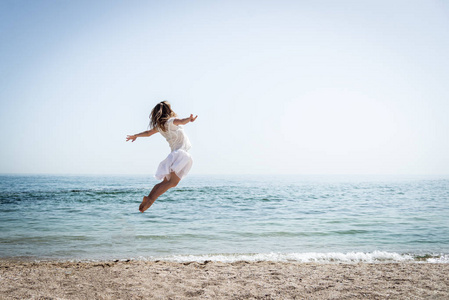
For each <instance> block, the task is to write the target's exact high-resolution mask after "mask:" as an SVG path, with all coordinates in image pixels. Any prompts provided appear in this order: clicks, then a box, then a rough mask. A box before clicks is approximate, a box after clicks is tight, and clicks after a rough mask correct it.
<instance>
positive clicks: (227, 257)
mask: <svg viewBox="0 0 449 300" xmlns="http://www.w3.org/2000/svg"><path fill="white" fill-rule="evenodd" d="M150 260H164V261H173V262H205V261H217V262H225V263H230V262H236V261H249V262H254V261H272V262H301V263H307V262H317V263H358V262H365V263H377V262H407V261H410V262H412V261H414V258H413V256H411V255H407V254H399V253H395V252H384V251H374V252H348V253H341V252H330V253H317V252H309V253H257V254H203V255H173V256H166V257H159V258H151V259H150Z"/></svg>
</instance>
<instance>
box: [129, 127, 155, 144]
mask: <svg viewBox="0 0 449 300" xmlns="http://www.w3.org/2000/svg"><path fill="white" fill-rule="evenodd" d="M155 133H158V131H157V129H155V128H152V129H150V130H147V131H143V132H141V133H138V134H133V135H128V136H126V141H129V140H131V142H134V141H135V140H136V139H137V138H138V137H145V136H152V135H153V134H155Z"/></svg>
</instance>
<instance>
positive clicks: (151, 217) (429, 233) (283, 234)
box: [0, 175, 449, 263]
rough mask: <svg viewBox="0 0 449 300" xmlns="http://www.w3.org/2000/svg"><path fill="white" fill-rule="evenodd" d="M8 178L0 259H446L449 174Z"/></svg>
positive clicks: (0, 196) (1, 184)
mask: <svg viewBox="0 0 449 300" xmlns="http://www.w3.org/2000/svg"><path fill="white" fill-rule="evenodd" d="M156 183H157V181H156V180H155V179H154V178H152V177H151V176H50V175H27V176H22V175H2V176H0V259H19V260H39V261H42V260H114V259H118V260H126V259H135V260H167V261H205V260H213V261H214V260H215V261H223V262H233V261H239V260H247V261H263V260H268V261H297V262H399V261H411V262H427V263H449V177H448V176H439V177H438V176H432V177H431V176H346V175H341V176H318V175H316V176H299V175H298V176H293V175H291V176H287V175H285V176H275V175H257V176H251V175H244V176H243V175H239V176H230V175H213V176H212V175H211V176H206V175H201V176H200V175H190V176H188V177H187V178H186V179H184V180H183V181H181V183H180V184H179V185H178V186H177V187H176V188H174V189H171V190H169V191H168V192H167V193H165V194H164V195H162V196H161V197H160V198H159V199H158V200H156V202H155V203H154V204H153V206H152V207H151V208H150V209H149V210H147V211H146V212H145V213H140V212H139V211H138V207H139V204H140V202H141V201H142V197H143V196H144V195H146V194H148V193H149V191H150V189H151V188H152V186H153V185H154V184H156Z"/></svg>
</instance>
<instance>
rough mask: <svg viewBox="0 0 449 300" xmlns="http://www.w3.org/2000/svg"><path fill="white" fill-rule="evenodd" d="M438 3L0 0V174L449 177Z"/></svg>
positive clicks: (446, 24)
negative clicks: (153, 119) (174, 159)
mask: <svg viewBox="0 0 449 300" xmlns="http://www.w3.org/2000/svg"><path fill="white" fill-rule="evenodd" d="M448 83H449V4H448V2H447V1H443V0H441V1H434V0H421V1H413V0H412V1H410V0H406V1H401V0H395V1H391V0H387V1H382V0H376V1H368V0H367V1H334V0H328V1H324V0H323V1H320V0H318V1H315V0H314V1H312V0H310V1H300V0H297V1H285V0H279V1H265V0H259V1H245V0H239V1H134V0H131V1H109V0H108V1H101V0H100V1H67V0H53V1H47V0H40V1H39V0H38V1H23V0H2V1H0V138H1V147H0V173H6V174H10V173H14V174H15V173H19V174H20V173H27V174H28V173H31V174H148V175H153V174H154V173H155V171H156V169H157V166H158V164H159V162H160V161H162V160H163V159H164V158H165V157H166V156H167V155H168V154H169V151H170V148H169V147H168V144H167V142H166V141H165V140H164V139H163V137H162V136H160V135H154V136H152V137H149V138H139V139H137V141H135V142H134V143H130V142H125V137H126V135H127V134H134V133H138V132H141V131H145V130H147V129H148V122H149V119H148V116H149V114H150V111H151V109H152V108H153V107H154V105H156V104H157V103H158V102H160V101H162V100H168V101H170V102H171V104H172V108H173V109H174V111H175V112H176V113H177V114H178V115H179V116H180V117H187V116H189V115H190V114H191V113H192V114H197V115H198V116H199V117H198V119H197V120H196V121H195V122H194V123H190V124H187V125H186V126H185V130H186V132H187V134H188V135H189V138H190V140H191V142H192V144H193V147H192V149H191V151H190V152H191V154H192V156H193V158H194V166H193V168H192V171H191V174H273V175H277V174H392V175H395V174H420V175H421V174H422V175H426V174H445V175H446V174H449V155H448V153H449V138H448V137H449V117H448V116H449V96H448V95H449V84H448Z"/></svg>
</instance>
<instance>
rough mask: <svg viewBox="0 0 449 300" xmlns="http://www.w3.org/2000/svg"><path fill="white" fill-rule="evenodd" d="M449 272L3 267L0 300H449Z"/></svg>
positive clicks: (446, 268) (128, 264) (304, 266)
mask: <svg viewBox="0 0 449 300" xmlns="http://www.w3.org/2000/svg"><path fill="white" fill-rule="evenodd" d="M448 274H449V264H430V263H386V264H369V263H358V264H331V263H329V264H314V263H280V262H235V263H220V262H205V263H197V262H192V263H173V262H163V261H156V262H144V261H110V262H101V263H98V262H38V263H36V262H23V261H19V262H17V261H0V298H1V299H152V298H157V299H185V298H198V299H386V298H391V299H449V279H448V278H449V275H448Z"/></svg>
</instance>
